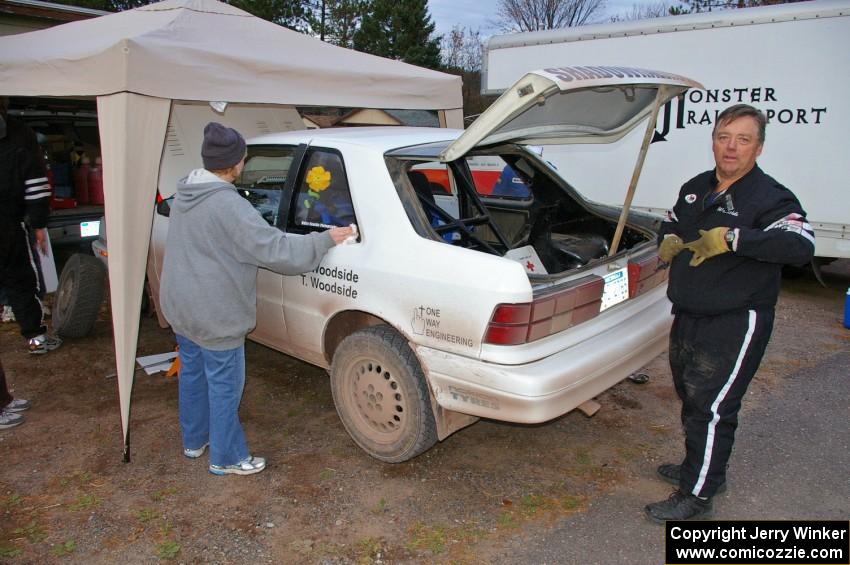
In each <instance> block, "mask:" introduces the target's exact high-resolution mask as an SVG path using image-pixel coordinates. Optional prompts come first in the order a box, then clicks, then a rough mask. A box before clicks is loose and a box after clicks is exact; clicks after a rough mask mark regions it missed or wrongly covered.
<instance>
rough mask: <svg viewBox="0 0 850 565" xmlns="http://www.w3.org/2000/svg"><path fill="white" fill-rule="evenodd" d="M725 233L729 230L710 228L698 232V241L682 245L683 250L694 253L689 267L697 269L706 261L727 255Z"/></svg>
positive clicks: (727, 246) (727, 247)
mask: <svg viewBox="0 0 850 565" xmlns="http://www.w3.org/2000/svg"><path fill="white" fill-rule="evenodd" d="M727 231H729V228H725V227H720V228H712V229H710V230H708V231H705V230H699V239H697V240H695V241H691V242H688V243H686V244H685V245H684V248H685V249H690V250H691V251H693V252H694V256H693V257H691V262H690V263H689V265H690V266H691V267H698V266H699V265H701V264H702V262H703V261H705V260H706V259H711V258H712V257H716V256H717V255H722V254H723V253H728V252H729V244H727V243H726V237H725V236H726V232H727Z"/></svg>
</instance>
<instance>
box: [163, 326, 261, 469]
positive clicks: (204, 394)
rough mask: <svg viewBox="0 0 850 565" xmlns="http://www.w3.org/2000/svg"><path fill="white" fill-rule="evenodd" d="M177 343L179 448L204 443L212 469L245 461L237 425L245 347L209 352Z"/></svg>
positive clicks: (179, 340) (189, 342) (184, 342)
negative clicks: (180, 445)
mask: <svg viewBox="0 0 850 565" xmlns="http://www.w3.org/2000/svg"><path fill="white" fill-rule="evenodd" d="M177 344H178V345H179V346H180V377H179V379H178V381H179V392H180V397H179V406H180V430H181V432H182V433H183V447H184V448H187V449H197V448H199V447H201V446H202V445H204V444H205V443H207V442H209V444H210V464H212V465H234V464H236V463H238V462H239V461H242V460H243V459H246V458H247V457H249V455H250V453H249V452H248V445H247V444H246V443H245V434H244V433H243V431H242V424H240V423H239V402H240V401H241V400H242V390H243V389H244V387H245V346H244V345H241V346H239V347H237V348H235V349H227V350H224V351H213V350H212V349H206V348H203V347H201V346H200V345H198V344H197V343H195V342H193V341H192V340H190V339H188V338H186V337H183V336H181V335H178V336H177Z"/></svg>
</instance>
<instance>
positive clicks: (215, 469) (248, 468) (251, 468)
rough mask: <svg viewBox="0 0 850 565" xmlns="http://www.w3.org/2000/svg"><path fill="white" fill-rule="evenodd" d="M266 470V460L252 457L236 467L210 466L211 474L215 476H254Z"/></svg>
mask: <svg viewBox="0 0 850 565" xmlns="http://www.w3.org/2000/svg"><path fill="white" fill-rule="evenodd" d="M265 468H266V460H265V459H263V458H262V457H251V456H250V455H249V456H248V457H247V458H246V459H243V460H242V461H240V462H239V463H237V464H236V465H210V473H212V474H213V475H230V474H232V475H253V474H254V473H259V472H260V471H262V470H263V469H265Z"/></svg>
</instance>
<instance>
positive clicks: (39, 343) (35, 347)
mask: <svg viewBox="0 0 850 565" xmlns="http://www.w3.org/2000/svg"><path fill="white" fill-rule="evenodd" d="M60 345H62V340H61V339H59V338H58V337H53V336H51V335H47V334H41V335H40V336H36V337H34V338H31V339H30V340H28V341H27V347H28V348H29V351H30V354H31V355H44V354H45V353H47V352H48V351H53V350H54V349H56V348H57V347H59V346H60Z"/></svg>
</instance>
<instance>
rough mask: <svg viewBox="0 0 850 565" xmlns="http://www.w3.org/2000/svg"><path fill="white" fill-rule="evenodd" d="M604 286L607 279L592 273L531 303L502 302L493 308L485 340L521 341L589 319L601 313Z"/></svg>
mask: <svg viewBox="0 0 850 565" xmlns="http://www.w3.org/2000/svg"><path fill="white" fill-rule="evenodd" d="M604 289H605V281H603V280H602V278H600V277H597V276H596V275H590V276H587V277H583V278H581V279H579V280H577V281H574V282H573V283H572V284H571V285H570V286H569V287H566V288H560V289H558V290H557V291H555V292H550V293H547V294H544V295H541V296H538V297H536V298H535V299H534V301H532V302H531V303H523V304H499V305H498V306H496V308H495V309H494V310H493V316H492V317H491V318H490V323H489V324H488V326H487V332H486V333H485V335H484V343H490V344H493V345H519V344H521V343H528V342H531V341H535V340H537V339H541V338H543V337H546V336H548V335H552V334H555V333H558V332H560V331H563V330H565V329H567V328H570V327H572V326H575V325H576V324H580V323H581V322H585V321H587V320H589V319H591V318H593V317H595V316H596V315H597V314H599V307H600V305H601V304H602V291H603V290H604Z"/></svg>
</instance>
